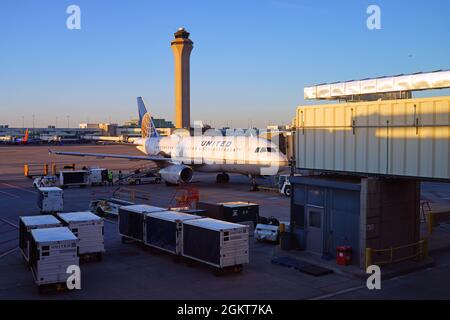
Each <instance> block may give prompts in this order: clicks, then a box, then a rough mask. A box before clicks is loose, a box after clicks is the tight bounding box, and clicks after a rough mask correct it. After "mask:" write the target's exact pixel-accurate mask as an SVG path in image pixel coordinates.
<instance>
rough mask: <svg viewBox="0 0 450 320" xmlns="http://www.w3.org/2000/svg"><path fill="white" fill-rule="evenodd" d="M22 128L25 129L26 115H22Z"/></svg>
mask: <svg viewBox="0 0 450 320" xmlns="http://www.w3.org/2000/svg"><path fill="white" fill-rule="evenodd" d="M22 129H25V117H24V116H22Z"/></svg>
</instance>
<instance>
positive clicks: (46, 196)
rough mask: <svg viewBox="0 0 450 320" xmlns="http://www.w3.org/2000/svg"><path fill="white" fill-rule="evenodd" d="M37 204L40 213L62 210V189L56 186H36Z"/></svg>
mask: <svg viewBox="0 0 450 320" xmlns="http://www.w3.org/2000/svg"><path fill="white" fill-rule="evenodd" d="M37 205H38V207H39V209H40V210H41V212H42V213H54V212H60V211H63V210H64V193H63V190H61V189H60V188H57V187H43V188H38V200H37Z"/></svg>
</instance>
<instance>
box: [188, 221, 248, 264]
mask: <svg viewBox="0 0 450 320" xmlns="http://www.w3.org/2000/svg"><path fill="white" fill-rule="evenodd" d="M182 232H183V243H182V256H183V257H186V258H189V259H193V260H196V261H200V262H203V263H206V264H208V265H211V266H213V267H215V268H217V269H216V270H224V269H232V270H233V271H235V272H239V271H241V270H242V267H243V265H244V264H246V263H249V242H248V226H245V225H240V224H236V223H230V222H226V221H220V220H216V219H210V218H203V219H196V220H188V221H184V222H183V228H182Z"/></svg>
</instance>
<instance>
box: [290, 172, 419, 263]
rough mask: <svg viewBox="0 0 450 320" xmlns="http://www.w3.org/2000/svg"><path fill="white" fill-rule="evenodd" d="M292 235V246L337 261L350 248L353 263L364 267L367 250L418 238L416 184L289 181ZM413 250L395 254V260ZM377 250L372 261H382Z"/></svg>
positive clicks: (330, 179) (362, 180)
mask: <svg viewBox="0 0 450 320" xmlns="http://www.w3.org/2000/svg"><path fill="white" fill-rule="evenodd" d="M291 183H292V186H293V189H292V191H293V193H292V198H291V201H292V203H291V232H292V233H293V234H294V238H295V239H296V244H297V248H299V249H302V250H307V251H310V252H313V253H317V254H319V255H324V256H328V257H336V247H338V246H350V247H351V248H352V252H353V264H354V265H359V266H361V267H363V266H364V264H365V259H366V256H365V255H366V248H371V249H374V250H377V249H385V248H390V247H401V246H407V245H410V244H411V243H416V242H418V241H419V240H420V229H419V228H420V183H419V182H417V181H414V180H410V179H408V180H404V179H389V178H358V177H343V176H305V177H302V176H295V177H291ZM413 251H414V248H405V249H404V250H398V251H395V253H394V254H395V257H388V259H391V258H393V259H394V260H400V259H402V258H403V257H408V256H410V255H411V254H413V253H412V252H413ZM386 254H390V253H383V252H379V253H377V254H375V255H374V256H372V261H373V263H375V264H376V263H377V262H378V261H384V260H386V259H387V258H386V256H385V255H386Z"/></svg>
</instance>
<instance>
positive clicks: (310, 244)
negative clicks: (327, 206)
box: [306, 206, 324, 254]
mask: <svg viewBox="0 0 450 320" xmlns="http://www.w3.org/2000/svg"><path fill="white" fill-rule="evenodd" d="M323 216H324V209H323V208H320V207H314V206H307V207H306V225H307V233H306V248H307V250H308V251H311V252H315V253H320V254H322V253H323Z"/></svg>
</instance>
